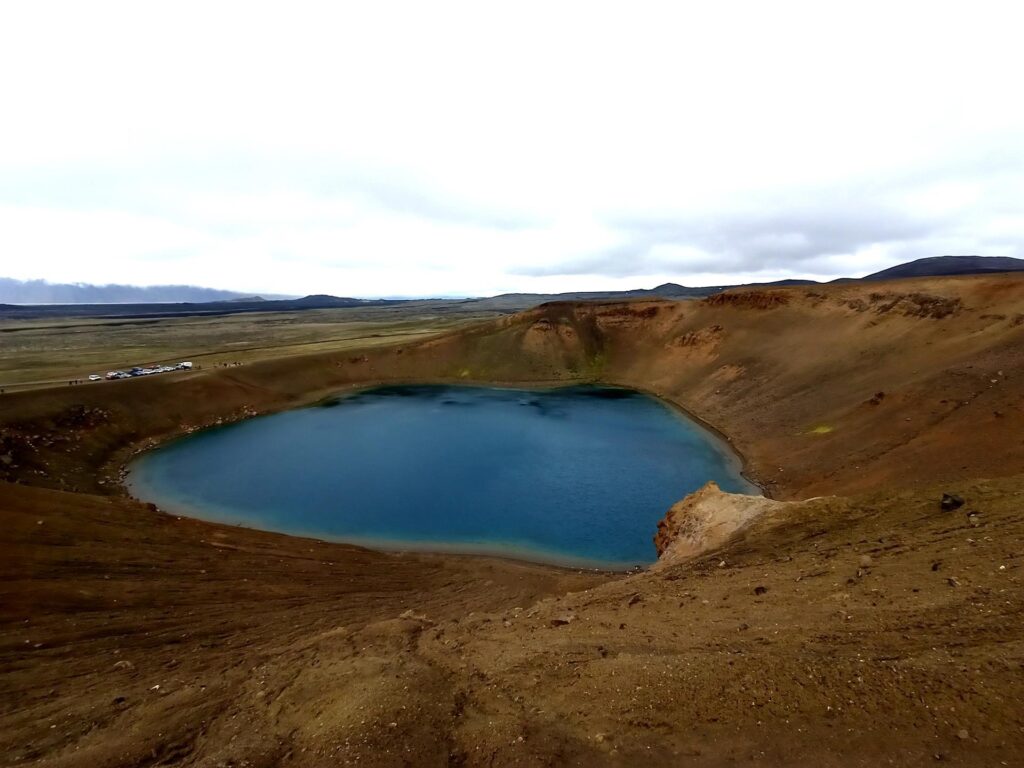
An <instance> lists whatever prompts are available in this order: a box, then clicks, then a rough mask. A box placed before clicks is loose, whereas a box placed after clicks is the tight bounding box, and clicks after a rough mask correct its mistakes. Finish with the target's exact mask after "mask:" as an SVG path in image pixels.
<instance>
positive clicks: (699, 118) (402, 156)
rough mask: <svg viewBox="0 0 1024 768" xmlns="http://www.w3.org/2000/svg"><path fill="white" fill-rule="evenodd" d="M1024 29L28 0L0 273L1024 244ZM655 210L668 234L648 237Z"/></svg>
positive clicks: (560, 283)
mask: <svg viewBox="0 0 1024 768" xmlns="http://www.w3.org/2000/svg"><path fill="white" fill-rule="evenodd" d="M1021 21H1022V18H1021V14H1020V12H1019V11H1018V10H1017V7H1016V5H1015V4H1012V3H996V2H976V3H972V4H971V5H970V7H969V8H968V6H966V5H964V4H962V3H943V2H929V3H917V2H907V3H898V4H893V3H876V2H866V3H858V4H849V5H845V6H837V5H835V4H825V3H810V2H780V3H754V2H750V3H741V2H740V3H737V2H732V3H730V2H726V3H714V4H711V3H705V4H679V3H645V2H639V3H629V4H628V5H626V4H620V3H616V4H610V3H609V4H604V3H594V2H589V3H558V4H550V3H544V4H541V3H530V2H526V3H517V4H515V5H510V6H503V7H499V6H494V5H492V4H482V3H469V2H466V3H448V2H437V3H389V2H382V3H371V4H339V3H303V2H296V3H289V4H288V5H287V6H284V5H277V6H267V5H264V4H259V3H201V4H200V3H189V2H183V3H175V4H173V5H166V6H154V5H152V4H140V3H103V2H96V3H89V4H81V3H70V2H69V3H51V2H45V1H40V2H33V3H18V4H14V3H12V4H7V5H5V6H4V7H3V9H0V72H3V73H4V74H3V75H2V76H0V103H2V104H3V105H4V114H5V119H4V120H3V121H2V122H0V205H2V206H3V208H2V213H0V215H2V216H3V217H4V218H3V219H2V221H0V224H2V227H0V274H4V275H9V276H13V277H46V278H49V279H53V280H71V279H78V280H88V281H94V282H101V281H104V280H109V279H116V280H118V281H121V282H126V281H133V282H140V283H158V282H168V281H173V282H182V281H186V282H194V283H199V284H204V285H214V286H217V287H226V288H237V289H239V290H245V291H273V292H295V293H306V292H312V291H328V292H334V293H342V294H344V293H347V294H359V295H372V294H397V293H442V292H443V293H468V294H480V293H489V292H493V291H496V290H516V289H523V290H560V289H588V288H604V287H623V286H629V287H634V286H636V285H641V284H653V283H654V282H656V281H661V280H663V279H673V280H676V281H679V282H689V283H693V284H696V283H699V282H712V283H714V282H723V281H724V280H726V279H727V276H726V275H724V274H723V272H722V271H720V270H721V269H728V270H731V271H732V273H734V274H733V275H732V276H731V278H730V279H739V278H740V277H741V276H743V277H750V276H755V277H758V278H764V279H771V278H775V277H787V276H792V275H809V274H819V273H811V272H809V270H811V269H821V270H823V272H821V273H820V276H822V277H833V276H836V275H837V274H839V273H840V272H839V271H832V270H843V271H851V270H852V271H854V272H864V271H870V268H874V267H877V266H885V265H886V264H888V263H892V262H893V261H895V260H897V259H899V258H904V257H906V256H907V255H910V254H912V255H921V256H925V255H938V254H941V253H952V252H969V253H978V252H987V249H995V248H998V249H1000V250H999V253H1000V254H1001V255H1024V254H1022V245H1021V236H1020V234H1019V233H1020V231H1021V230H1020V228H1019V221H1020V217H1021V215H1022V203H1021V201H1022V200H1024V197H1022V196H1021V194H1020V192H1021V191H1022V188H1024V182H1022V180H1024V163H1022V157H1024V146H1022V145H1024V141H1022V139H1021V136H1022V135H1024V101H1022V100H1020V99H1018V98H1016V91H1017V90H1018V83H1017V78H1018V74H1017V73H1019V72H1020V71H1024V54H1022V49H1021V47H1020V46H1019V44H1018V41H1017V39H1016V38H1017V36H1018V30H1019V29H1020V27H1021V23H1020V22H1021ZM5 178H6V179H7V181H6V182H5V181H4V179H5ZM823 201H824V202H823ZM858 211H860V212H864V211H867V212H869V215H861V216H860V217H859V218H858V217H857V216H855V214H856V213H857V212H858ZM641 219H643V220H648V221H658V222H660V223H659V225H658V232H657V233H656V235H655V234H652V233H650V232H648V233H646V234H644V235H643V236H640V235H638V233H637V231H636V230H635V228H631V227H628V226H623V225H622V222H624V221H625V222H628V221H636V220H641ZM671 222H675V223H676V224H675V226H668V224H667V223H671ZM836 222H839V223H838V224H837V223H836ZM715 265H717V266H715ZM866 265H870V268H869V267H868V266H866ZM713 267H714V268H713ZM858 267H863V268H862V269H858Z"/></svg>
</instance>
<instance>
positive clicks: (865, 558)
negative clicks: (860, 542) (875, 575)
mask: <svg viewBox="0 0 1024 768" xmlns="http://www.w3.org/2000/svg"><path fill="white" fill-rule="evenodd" d="M871 563H872V560H871V555H861V556H860V567H861V568H870V567H871Z"/></svg>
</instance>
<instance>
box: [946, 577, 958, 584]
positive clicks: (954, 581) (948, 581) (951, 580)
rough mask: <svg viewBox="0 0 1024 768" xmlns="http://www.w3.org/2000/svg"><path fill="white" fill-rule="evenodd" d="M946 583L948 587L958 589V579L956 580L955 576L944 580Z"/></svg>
mask: <svg viewBox="0 0 1024 768" xmlns="http://www.w3.org/2000/svg"><path fill="white" fill-rule="evenodd" d="M946 583H947V584H949V586H951V587H959V586H960V579H958V578H957V577H956V576H950V577H949V578H948V579H946Z"/></svg>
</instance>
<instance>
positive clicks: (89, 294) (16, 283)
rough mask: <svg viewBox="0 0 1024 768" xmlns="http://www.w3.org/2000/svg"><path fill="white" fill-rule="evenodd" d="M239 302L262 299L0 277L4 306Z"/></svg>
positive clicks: (184, 288) (182, 288) (176, 288)
mask: <svg viewBox="0 0 1024 768" xmlns="http://www.w3.org/2000/svg"><path fill="white" fill-rule="evenodd" d="M273 298H278V299H283V298H287V297H285V296H275V297H273ZM236 300H241V301H258V300H260V299H259V297H256V298H254V297H253V296H252V295H251V294H245V293H238V292H236V291H222V290H218V289H216V288H200V287H198V286H194V285H154V286H149V287H140V286H137V285H90V284H88V283H51V282H48V281H46V280H14V279H12V278H9V277H0V303H4V304H140V303H141V304H154V303H165V302H199V301H236Z"/></svg>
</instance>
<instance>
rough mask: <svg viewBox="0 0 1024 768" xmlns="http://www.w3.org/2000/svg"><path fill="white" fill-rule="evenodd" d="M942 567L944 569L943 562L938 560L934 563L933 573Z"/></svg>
mask: <svg viewBox="0 0 1024 768" xmlns="http://www.w3.org/2000/svg"><path fill="white" fill-rule="evenodd" d="M941 567H942V561H941V560H936V561H935V562H934V563H932V570H933V571H937V570H939V568H941Z"/></svg>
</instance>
